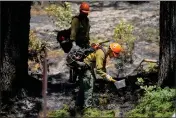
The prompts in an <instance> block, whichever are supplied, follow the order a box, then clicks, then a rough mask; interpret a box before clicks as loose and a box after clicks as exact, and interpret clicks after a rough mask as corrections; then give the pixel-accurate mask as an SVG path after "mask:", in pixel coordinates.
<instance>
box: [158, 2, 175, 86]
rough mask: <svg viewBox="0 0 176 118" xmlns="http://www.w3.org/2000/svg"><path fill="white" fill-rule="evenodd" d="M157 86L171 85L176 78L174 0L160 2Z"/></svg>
mask: <svg viewBox="0 0 176 118" xmlns="http://www.w3.org/2000/svg"><path fill="white" fill-rule="evenodd" d="M159 67H160V69H159V76H158V79H159V80H158V85H159V86H162V85H163V86H173V85H174V84H175V82H174V80H175V79H176V2H174V1H172V2H166V1H161V2H160V65H159Z"/></svg>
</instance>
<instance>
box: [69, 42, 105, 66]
mask: <svg viewBox="0 0 176 118" xmlns="http://www.w3.org/2000/svg"><path fill="white" fill-rule="evenodd" d="M98 49H101V50H102V51H103V52H104V53H105V50H104V49H103V47H102V46H101V45H100V44H95V43H92V44H91V46H90V48H88V49H82V48H79V47H76V48H74V49H72V50H71V51H70V52H69V53H68V55H67V57H66V62H67V66H69V67H71V68H77V64H76V63H75V62H76V61H81V62H83V60H84V58H86V57H87V56H88V55H89V54H90V53H93V52H95V51H96V50H98Z"/></svg>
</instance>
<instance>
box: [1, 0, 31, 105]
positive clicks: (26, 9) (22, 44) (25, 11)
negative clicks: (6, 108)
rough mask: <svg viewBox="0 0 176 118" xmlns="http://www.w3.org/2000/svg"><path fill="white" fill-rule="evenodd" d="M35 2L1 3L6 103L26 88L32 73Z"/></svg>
mask: <svg viewBox="0 0 176 118" xmlns="http://www.w3.org/2000/svg"><path fill="white" fill-rule="evenodd" d="M30 6H31V2H8V1H7V2H6V1H5V2H1V18H2V19H1V21H2V22H1V44H0V48H1V57H0V58H1V59H0V60H1V64H0V94H1V97H2V102H6V100H8V98H9V97H13V96H14V95H15V94H16V93H17V91H18V90H19V89H20V88H21V87H23V84H24V83H25V79H26V78H27V76H28V64H27V61H28V42H29V30H30V25H29V23H30V8H31V7H30Z"/></svg>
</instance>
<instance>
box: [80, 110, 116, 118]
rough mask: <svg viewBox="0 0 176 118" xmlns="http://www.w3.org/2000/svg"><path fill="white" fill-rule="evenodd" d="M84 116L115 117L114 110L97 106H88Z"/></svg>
mask: <svg viewBox="0 0 176 118" xmlns="http://www.w3.org/2000/svg"><path fill="white" fill-rule="evenodd" d="M83 117H114V111H112V110H107V111H102V110H99V109H97V108H88V109H86V110H85V111H84V115H83Z"/></svg>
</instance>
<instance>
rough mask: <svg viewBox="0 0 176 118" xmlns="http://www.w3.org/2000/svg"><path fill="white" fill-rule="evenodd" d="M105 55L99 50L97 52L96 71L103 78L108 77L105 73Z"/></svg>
mask: <svg viewBox="0 0 176 118" xmlns="http://www.w3.org/2000/svg"><path fill="white" fill-rule="evenodd" d="M104 60H105V54H104V52H103V51H102V50H97V52H96V71H97V74H99V75H100V76H101V77H102V78H105V77H106V72H105V64H104Z"/></svg>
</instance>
